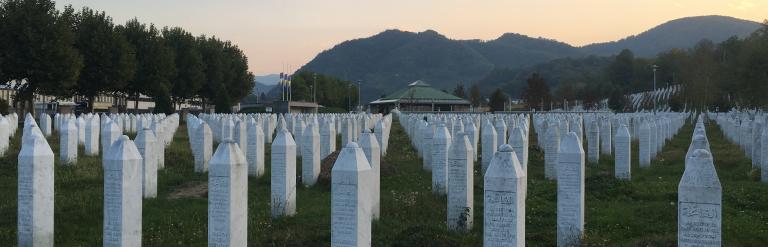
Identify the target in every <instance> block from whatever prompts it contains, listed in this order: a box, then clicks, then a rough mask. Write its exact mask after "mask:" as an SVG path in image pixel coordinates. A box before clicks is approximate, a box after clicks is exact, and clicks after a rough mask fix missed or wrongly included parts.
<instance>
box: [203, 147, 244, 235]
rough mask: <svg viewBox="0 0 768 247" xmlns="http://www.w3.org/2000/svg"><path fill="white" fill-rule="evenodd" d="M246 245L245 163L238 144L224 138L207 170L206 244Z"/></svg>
mask: <svg viewBox="0 0 768 247" xmlns="http://www.w3.org/2000/svg"><path fill="white" fill-rule="evenodd" d="M247 245H248V164H247V162H246V160H245V156H244V155H243V152H242V151H241V150H240V147H239V146H238V145H237V144H236V142H235V141H234V140H232V139H224V140H223V141H222V143H221V144H219V146H218V147H217V148H216V153H214V154H213V157H212V158H211V165H210V170H209V171H208V246H247Z"/></svg>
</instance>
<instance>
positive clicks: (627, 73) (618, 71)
mask: <svg viewBox="0 0 768 247" xmlns="http://www.w3.org/2000/svg"><path fill="white" fill-rule="evenodd" d="M634 78H635V55H634V54H633V53H632V51H630V50H629V49H624V50H622V51H621V52H620V53H619V55H616V58H615V60H614V62H613V63H611V65H610V66H609V67H608V79H609V80H610V81H611V82H612V83H613V85H615V86H617V87H619V88H621V89H625V88H627V85H629V84H631V83H632V82H633V81H634Z"/></svg>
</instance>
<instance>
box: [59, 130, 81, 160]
mask: <svg viewBox="0 0 768 247" xmlns="http://www.w3.org/2000/svg"><path fill="white" fill-rule="evenodd" d="M63 121H64V122H63V123H62V125H61V126H59V134H61V136H60V137H59V138H60V139H59V153H60V159H61V162H62V163H64V164H69V165H74V164H76V163H77V126H76V125H75V119H74V118H72V119H64V120H63Z"/></svg>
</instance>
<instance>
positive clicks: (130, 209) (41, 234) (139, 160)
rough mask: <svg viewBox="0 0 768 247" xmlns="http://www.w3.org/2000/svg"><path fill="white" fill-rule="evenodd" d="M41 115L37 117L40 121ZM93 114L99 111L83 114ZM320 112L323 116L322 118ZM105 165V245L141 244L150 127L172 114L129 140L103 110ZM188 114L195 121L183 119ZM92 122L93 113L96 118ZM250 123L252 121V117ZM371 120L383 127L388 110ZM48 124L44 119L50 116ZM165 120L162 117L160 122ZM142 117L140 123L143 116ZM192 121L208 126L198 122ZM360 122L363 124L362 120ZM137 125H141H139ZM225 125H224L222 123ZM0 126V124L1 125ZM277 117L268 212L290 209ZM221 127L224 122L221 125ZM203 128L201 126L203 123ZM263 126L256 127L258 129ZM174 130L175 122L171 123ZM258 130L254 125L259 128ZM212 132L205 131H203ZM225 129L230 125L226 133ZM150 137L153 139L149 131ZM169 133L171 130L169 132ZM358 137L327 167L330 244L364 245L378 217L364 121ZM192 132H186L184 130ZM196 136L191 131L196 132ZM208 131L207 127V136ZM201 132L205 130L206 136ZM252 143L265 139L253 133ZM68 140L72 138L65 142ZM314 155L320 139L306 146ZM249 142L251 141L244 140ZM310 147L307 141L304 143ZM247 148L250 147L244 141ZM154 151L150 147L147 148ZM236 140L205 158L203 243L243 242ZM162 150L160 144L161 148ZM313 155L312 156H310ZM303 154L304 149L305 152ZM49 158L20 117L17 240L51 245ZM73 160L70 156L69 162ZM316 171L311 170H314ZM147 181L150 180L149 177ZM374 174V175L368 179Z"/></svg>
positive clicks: (289, 147) (376, 152)
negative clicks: (206, 202) (206, 200)
mask: <svg viewBox="0 0 768 247" xmlns="http://www.w3.org/2000/svg"><path fill="white" fill-rule="evenodd" d="M46 116H47V115H43V116H41V119H43V121H46V120H47V119H46ZM60 118H62V119H63V120H62V123H61V125H60V126H59V127H61V129H60V130H62V131H60V132H64V134H62V139H68V140H70V139H71V140H77V138H76V137H77V135H72V133H74V132H75V129H76V128H75V127H74V126H75V121H76V119H75V118H74V116H68V115H67V116H61V117H60ZM88 118H89V120H91V119H98V118H99V116H98V115H94V116H90V117H88ZM321 118H322V117H321ZM102 119H105V120H104V121H102V126H101V129H102V137H104V136H107V137H106V139H105V138H102V139H101V141H102V144H104V146H105V148H102V150H103V151H104V157H103V159H102V162H103V166H104V181H105V183H104V229H103V234H104V236H103V237H104V245H105V246H139V245H140V244H141V217H136V216H137V215H139V216H140V215H141V200H142V194H143V195H144V197H154V196H156V172H157V170H156V169H157V166H156V165H157V161H158V160H157V153H156V152H158V149H157V147H159V146H164V140H163V139H161V138H162V137H161V136H164V134H163V132H157V131H155V130H157V129H158V128H156V126H166V125H174V124H175V125H176V126H178V115H175V114H174V115H171V116H170V117H167V118H164V119H163V120H161V121H159V122H156V123H155V122H153V123H152V124H151V126H152V129H150V128H144V129H143V131H139V133H138V135H137V137H136V139H135V141H131V140H130V139H129V138H128V137H127V136H125V135H123V136H120V134H121V133H120V132H119V131H118V130H121V129H122V128H117V127H116V124H115V123H114V122H113V119H111V118H109V117H105V116H102ZM187 120H197V119H194V118H188V119H187ZM97 121H98V120H97ZM251 122H255V121H251ZM378 122H379V123H374V124H373V125H374V126H379V128H383V129H387V130H386V131H382V132H384V133H382V135H385V137H384V139H388V136H386V135H387V134H385V133H388V132H389V130H388V128H387V127H386V126H387V123H388V122H389V123H391V117H390V116H389V115H388V116H386V117H383V118H381V119H379V121H378ZM48 123H50V122H48ZM164 123H165V124H164ZM145 124H146V123H145ZM194 124H197V125H198V126H197V128H202V127H206V124H205V123H204V122H197V123H194ZM365 124H366V125H365V126H368V125H367V123H365ZM141 125H143V124H140V126H141ZM225 126H226V124H225ZM312 126H314V124H310V125H309V126H308V127H305V128H306V129H308V130H303V131H304V133H314V134H312V135H304V136H305V137H307V139H314V141H307V142H314V143H317V139H316V138H315V137H317V136H318V135H316V134H317V131H316V130H314V128H313V127H312ZM0 127H2V126H1V125H0ZM286 127H287V125H286V124H285V120H284V118H283V116H281V117H280V118H279V124H278V127H277V128H278V129H279V130H278V133H277V136H276V137H275V138H274V140H273V141H272V155H271V158H272V171H273V174H272V214H273V217H281V216H289V215H293V214H295V213H296V208H295V203H296V188H295V181H296V170H295V169H296V168H295V166H296V154H295V153H296V142H295V141H294V140H293V137H292V135H291V133H290V132H289V131H288V130H287V128H286ZM225 128H229V126H226V127H225ZM203 129H204V128H203ZM257 129H258V130H261V128H257ZM174 130H175V128H174ZM257 132H258V131H257ZM208 133H210V131H209V132H208ZM229 133H230V135H231V133H232V132H229ZM155 136H157V137H159V138H155ZM171 136H172V135H171ZM358 136H359V139H357V140H355V141H357V142H359V144H357V143H356V142H349V143H348V144H347V145H346V148H344V149H343V150H342V152H341V154H340V156H339V158H338V159H337V161H336V164H334V168H333V170H332V184H333V185H332V215H331V217H332V242H333V245H334V246H344V245H352V246H354V245H370V236H371V234H370V224H371V220H373V219H375V218H378V211H379V209H378V207H379V206H378V204H379V202H378V200H379V199H378V198H379V197H378V195H379V186H378V181H379V159H380V158H379V157H380V155H381V154H382V153H381V149H380V148H379V143H380V142H379V141H378V140H377V137H376V135H375V134H374V133H371V131H370V130H369V129H368V128H363V131H362V133H361V134H359V135H358ZM190 137H192V136H190ZM195 137H197V136H195ZM207 137H210V134H209V135H207ZM204 138H206V137H204ZM255 141H257V143H259V144H262V145H263V144H264V143H263V142H261V141H260V140H258V139H256V140H255ZM68 142H71V141H68ZM306 146H307V147H308V148H307V150H310V152H312V153H317V154H319V152H320V149H319V145H310V144H308V145H306ZM244 147H249V146H247V145H246V146H244ZM310 147H311V148H310ZM246 149H248V148H246ZM152 150H156V151H155V152H153V151H152ZM242 150H244V149H241V148H240V144H239V143H237V142H236V141H235V139H233V138H231V136H226V135H225V136H224V139H223V140H222V142H221V144H220V145H219V146H218V147H217V150H216V152H215V153H214V154H213V155H212V158H211V160H210V170H209V173H208V176H209V214H208V218H209V226H208V229H209V238H208V239H209V245H213V246H221V245H226V246H229V245H235V246H245V245H246V231H247V176H248V174H249V172H248V167H249V166H248V161H247V157H246V155H245V153H244V152H243V151H242ZM159 151H161V150H159ZM307 156H309V155H307ZM311 156H312V157H318V156H316V155H311ZM305 157H306V156H305ZM53 163H54V155H53V152H52V150H51V148H50V146H49V145H48V143H47V140H46V139H45V135H44V134H43V132H42V131H41V130H40V128H39V127H38V125H37V123H36V122H35V121H34V119H33V118H32V117H31V115H29V116H27V118H26V119H25V123H24V131H23V137H22V150H21V152H20V153H19V198H18V199H19V200H18V201H19V207H18V208H19V216H18V232H19V234H18V236H19V245H20V246H52V245H53ZM70 164H73V163H70ZM315 178H316V176H315ZM150 180H151V181H150ZM371 181H373V182H371Z"/></svg>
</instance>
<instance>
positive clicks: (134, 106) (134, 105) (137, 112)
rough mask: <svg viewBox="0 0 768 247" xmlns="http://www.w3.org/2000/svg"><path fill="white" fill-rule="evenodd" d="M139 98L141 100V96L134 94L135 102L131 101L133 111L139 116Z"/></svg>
mask: <svg viewBox="0 0 768 247" xmlns="http://www.w3.org/2000/svg"><path fill="white" fill-rule="evenodd" d="M139 98H141V94H140V93H136V100H135V101H133V110H134V111H135V113H136V114H139Z"/></svg>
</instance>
